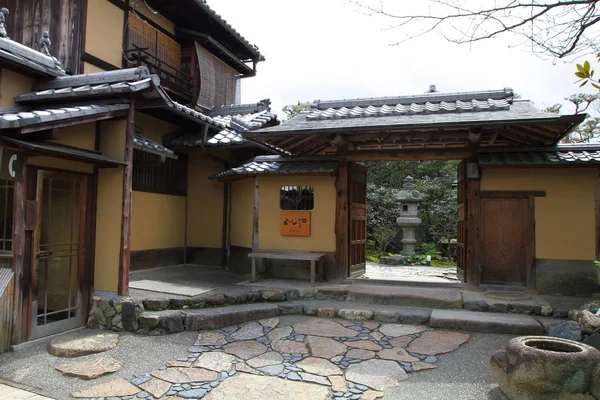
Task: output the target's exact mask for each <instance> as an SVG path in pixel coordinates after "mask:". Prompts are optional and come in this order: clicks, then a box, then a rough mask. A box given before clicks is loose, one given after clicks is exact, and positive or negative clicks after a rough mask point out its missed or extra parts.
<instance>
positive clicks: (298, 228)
mask: <svg viewBox="0 0 600 400" xmlns="http://www.w3.org/2000/svg"><path fill="white" fill-rule="evenodd" d="M279 230H280V232H281V236H305V237H308V236H310V211H282V212H281V219H280V223H279Z"/></svg>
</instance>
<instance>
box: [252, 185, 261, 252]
mask: <svg viewBox="0 0 600 400" xmlns="http://www.w3.org/2000/svg"><path fill="white" fill-rule="evenodd" d="M258 196H259V187H258V177H256V178H254V214H253V216H252V251H253V252H256V251H258Z"/></svg>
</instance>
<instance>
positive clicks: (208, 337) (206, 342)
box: [194, 332, 227, 346]
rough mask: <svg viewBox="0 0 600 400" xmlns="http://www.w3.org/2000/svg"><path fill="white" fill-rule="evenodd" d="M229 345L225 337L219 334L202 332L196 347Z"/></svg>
mask: <svg viewBox="0 0 600 400" xmlns="http://www.w3.org/2000/svg"><path fill="white" fill-rule="evenodd" d="M225 344H227V340H225V335H223V334H222V333H217V332H202V333H201V334H199V335H198V340H196V343H195V344H194V346H223V345H225Z"/></svg>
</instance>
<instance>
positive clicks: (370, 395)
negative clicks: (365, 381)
mask: <svg viewBox="0 0 600 400" xmlns="http://www.w3.org/2000/svg"><path fill="white" fill-rule="evenodd" d="M383 395H384V393H383V392H378V391H377V390H371V389H369V390H367V391H366V392H364V393H363V394H362V400H375V399H379V398H381V397H383Z"/></svg>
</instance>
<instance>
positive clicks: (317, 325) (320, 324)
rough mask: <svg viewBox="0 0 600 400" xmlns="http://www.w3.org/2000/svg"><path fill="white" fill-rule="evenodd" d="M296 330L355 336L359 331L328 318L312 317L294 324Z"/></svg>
mask: <svg viewBox="0 0 600 400" xmlns="http://www.w3.org/2000/svg"><path fill="white" fill-rule="evenodd" d="M294 332H296V333H297V334H300V335H312V336H324V337H330V338H333V337H355V336H357V335H358V332H357V331H354V330H352V329H348V328H344V327H343V326H342V325H340V324H338V323H337V322H334V321H330V320H327V319H319V318H311V319H309V320H307V321H304V322H301V323H299V324H296V325H294Z"/></svg>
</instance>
